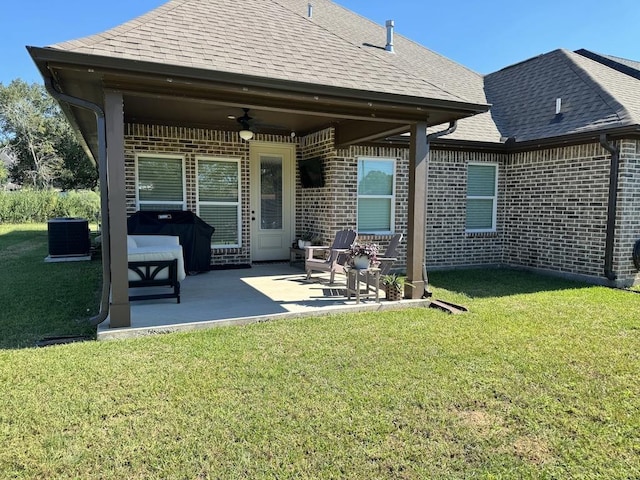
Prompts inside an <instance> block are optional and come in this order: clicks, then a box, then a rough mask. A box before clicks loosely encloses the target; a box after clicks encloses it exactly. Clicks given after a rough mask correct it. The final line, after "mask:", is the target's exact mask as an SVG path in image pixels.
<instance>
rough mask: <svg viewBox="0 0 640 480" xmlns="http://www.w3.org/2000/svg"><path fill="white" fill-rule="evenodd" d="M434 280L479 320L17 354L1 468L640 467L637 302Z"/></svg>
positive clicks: (552, 283)
mask: <svg viewBox="0 0 640 480" xmlns="http://www.w3.org/2000/svg"><path fill="white" fill-rule="evenodd" d="M38 235H39V234H38ZM27 237H28V236H27ZM27 237H23V239H22V240H16V241H15V242H14V244H13V245H14V251H16V252H20V251H22V250H28V249H27V248H26V247H25V248H23V247H18V246H17V245H19V244H20V243H22V242H26V243H27V244H28V243H29V241H30V240H28V239H27ZM0 238H2V237H0ZM45 240H46V239H45ZM4 252H5V247H2V249H1V250H0V253H4ZM30 255H33V254H30ZM36 257H37V256H36ZM34 258H35V257H34ZM91 263H93V262H91ZM70 265H75V266H74V267H70V268H71V270H70V271H69V272H68V275H69V276H70V277H77V276H78V275H79V274H78V273H77V272H76V271H73V269H74V268H76V269H78V271H81V269H83V268H85V267H83V266H82V265H81V264H79V263H78V264H70ZM3 266H4V260H3ZM40 268H49V265H47V266H44V265H43V264H40ZM48 278H50V274H49V275H41V276H36V277H35V278H34V279H33V286H34V287H35V284H40V283H47V279H48ZM430 280H431V282H432V284H433V285H434V288H433V290H434V293H435V295H436V297H438V298H442V299H446V300H449V301H453V302H455V303H462V304H464V305H466V306H467V307H468V308H469V309H470V311H469V312H468V313H465V314H463V315H447V314H445V313H442V312H440V311H437V310H434V309H410V310H404V311H394V312H384V313H378V314H352V315H336V316H331V317H318V318H303V319H298V320H283V321H274V322H268V323H262V324H253V325H250V326H244V327H228V328H219V329H214V330H209V331H200V332H192V333H184V334H168V335H158V336H154V337H146V338H141V339H134V340H123V341H116V342H100V343H97V342H84V343H75V344H69V345H61V346H55V347H48V348H40V349H36V348H14V349H9V348H7V347H5V349H4V350H0V385H1V386H2V394H1V395H0V445H2V448H0V478H82V479H92V478H113V479H125V478H126V479H149V478H152V479H155V478H158V479H160V478H162V479H165V478H171V479H173V478H180V479H182V478H185V479H206V478H216V479H218V478H222V479H233V478H251V479H254V478H269V479H271V478H309V479H311V478H313V479H316V478H350V479H351V478H353V479H374V478H389V479H398V478H400V479H402V478H407V479H424V478H435V479H438V478H450V479H459V478H481V479H514V478H518V479H519V478H531V479H538V478H553V479H556V478H557V479H577V478H588V479H590V478H606V479H623V478H624V479H627V478H640V382H639V379H638V375H639V372H640V296H638V294H635V293H630V292H625V291H621V290H611V289H606V288H602V287H591V286H585V285H581V284H576V283H571V282H566V281H562V280H558V279H554V278H548V277H543V276H537V275H531V274H526V273H519V272H513V271H506V270H505V271H500V270H477V271H466V272H465V271H456V272H448V273H433V274H431V278H430ZM58 281H61V280H58ZM3 282H4V280H3ZM97 284H98V282H97V281H96V282H94V285H95V286H96V288H97ZM3 288H4V287H3ZM38 288H42V289H43V290H46V287H38ZM95 295H97V292H96V293H95ZM3 302H4V299H3ZM38 302H39V297H38V296H35V297H32V299H31V303H34V304H37V303H38ZM57 307H58V306H56V309H57ZM32 308H35V307H32ZM65 308H70V306H67V305H65ZM82 308H85V309H86V307H85V306H84V305H83V306H82V307H79V308H78V309H77V310H69V312H76V313H71V314H68V317H69V318H71V319H75V318H80V317H81V316H82V315H80V313H81V309H82ZM2 315H3V317H4V314H2ZM74 323H76V322H75V320H72V322H71V323H70V325H73V324H74ZM2 334H3V335H2V336H3V337H4V322H3V326H2ZM12 335H14V336H15V333H14V334H12ZM28 336H30V337H32V336H33V335H32V333H29V334H28ZM27 343H28V342H27Z"/></svg>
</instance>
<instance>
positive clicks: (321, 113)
mask: <svg viewBox="0 0 640 480" xmlns="http://www.w3.org/2000/svg"><path fill="white" fill-rule="evenodd" d="M29 51H30V53H31V55H32V57H33V58H34V60H35V61H36V64H37V65H38V68H39V69H40V71H41V73H42V75H43V77H44V78H48V77H51V78H52V80H53V83H54V85H55V86H56V88H57V89H58V90H60V91H61V92H62V93H65V94H67V95H71V96H74V97H78V98H82V99H84V100H87V101H90V102H93V103H95V104H97V105H100V106H102V105H103V104H104V91H105V90H115V91H120V92H122V94H123V100H124V119H125V121H126V122H129V123H143V124H161V125H170V126H181V127H195V128H206V129H215V130H224V131H237V130H240V125H239V124H238V122H237V121H236V119H235V118H230V117H239V116H241V115H242V114H243V113H244V112H243V110H242V109H243V108H249V109H250V112H249V115H250V116H251V117H252V118H253V119H254V120H253V122H252V124H253V125H252V126H253V129H254V130H255V132H256V133H265V134H278V135H290V134H291V132H295V133H296V135H297V136H304V135H306V134H309V133H311V132H314V131H318V130H322V129H324V128H327V127H334V128H335V129H336V143H337V144H338V145H342V146H344V145H349V144H355V143H362V142H366V141H370V140H376V139H380V138H385V137H388V136H390V135H395V134H399V133H405V132H408V131H409V129H410V125H411V124H413V123H416V122H427V123H428V124H429V125H438V124H442V123H447V122H451V121H453V120H456V119H459V118H462V117H466V116H470V115H474V114H476V113H478V112H480V111H484V110H486V108H488V107H487V106H485V105H478V104H469V103H464V102H451V101H443V100H436V99H428V98H416V97H410V96H403V95H395V94H381V93H378V92H372V91H368V90H356V89H344V88H337V87H332V86H326V85H314V84H308V83H302V82H291V81H282V80H273V79H267V78H261V77H253V76H249V75H239V74H230V73H224V72H212V71H205V70H201V69H194V68H184V67H179V68H178V67H173V66H170V65H161V64H155V63H145V62H136V61H131V60H122V59H112V58H105V57H96V56H93V55H85V54H77V53H69V52H63V51H59V50H56V49H51V48H35V47H30V48H29ZM63 108H65V110H66V111H65V113H66V114H67V116H68V117H69V118H70V119H71V120H72V123H73V124H74V127H75V128H76V129H77V130H78V131H79V132H81V133H82V137H83V138H84V139H85V141H86V146H87V147H88V148H89V150H90V151H91V152H92V154H93V156H94V158H96V157H97V155H96V152H97V127H96V122H95V117H94V115H93V113H91V112H89V111H87V110H83V109H81V108H77V107H73V106H65V105H63Z"/></svg>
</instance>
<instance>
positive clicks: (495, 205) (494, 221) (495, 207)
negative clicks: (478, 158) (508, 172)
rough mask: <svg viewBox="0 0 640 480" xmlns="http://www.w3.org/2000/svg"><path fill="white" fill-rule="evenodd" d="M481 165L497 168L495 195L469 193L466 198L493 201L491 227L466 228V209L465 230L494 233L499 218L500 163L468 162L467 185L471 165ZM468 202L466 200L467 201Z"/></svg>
mask: <svg viewBox="0 0 640 480" xmlns="http://www.w3.org/2000/svg"><path fill="white" fill-rule="evenodd" d="M472 165H479V166H482V167H494V168H495V172H496V174H495V184H494V186H493V195H469V194H467V196H466V200H467V201H468V200H491V201H492V202H493V208H492V216H491V228H466V223H467V217H466V215H468V214H469V213H468V212H466V211H465V232H466V233H492V232H495V231H496V229H497V218H498V176H499V175H500V169H499V164H498V163H496V162H469V163H468V164H467V185H468V184H469V166H472ZM465 203H466V202H465ZM465 210H466V209H465Z"/></svg>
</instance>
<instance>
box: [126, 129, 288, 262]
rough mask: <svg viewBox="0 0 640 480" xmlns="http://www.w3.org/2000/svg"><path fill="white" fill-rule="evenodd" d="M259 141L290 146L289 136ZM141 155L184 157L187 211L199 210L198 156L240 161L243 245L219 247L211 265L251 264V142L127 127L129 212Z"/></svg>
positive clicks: (226, 135) (229, 135)
mask: <svg viewBox="0 0 640 480" xmlns="http://www.w3.org/2000/svg"><path fill="white" fill-rule="evenodd" d="M254 138H255V140H256V141H262V142H280V143H290V142H293V141H295V140H294V139H291V137H289V136H276V135H262V134H256V136H255V137H254ZM138 154H164V155H179V156H182V157H184V164H185V177H186V194H187V195H186V196H187V209H189V210H191V211H194V212H195V211H197V209H196V157H198V156H212V157H213V156H215V157H224V158H233V159H239V160H240V172H241V191H240V198H241V205H242V207H241V208H242V219H243V223H242V230H241V239H242V246H241V247H239V248H216V249H214V250H213V251H212V260H211V262H212V264H214V265H215V264H225V263H248V262H249V261H250V259H251V243H250V240H251V239H250V228H251V225H250V224H249V219H250V218H251V215H250V205H249V199H250V196H249V194H250V190H249V168H250V165H249V143H248V142H245V141H244V140H242V139H241V138H240V137H239V135H238V133H237V132H222V131H215V130H204V129H196V128H183V127H169V126H162V125H140V124H126V125H125V170H126V178H127V184H126V188H127V213H128V214H131V213H134V212H135V211H136V191H135V158H136V155H138Z"/></svg>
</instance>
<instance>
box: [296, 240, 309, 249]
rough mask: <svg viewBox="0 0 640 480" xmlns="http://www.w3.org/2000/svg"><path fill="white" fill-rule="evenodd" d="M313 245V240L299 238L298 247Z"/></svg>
mask: <svg viewBox="0 0 640 480" xmlns="http://www.w3.org/2000/svg"><path fill="white" fill-rule="evenodd" d="M309 246H311V242H310V241H309V240H298V248H304V247H309Z"/></svg>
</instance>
